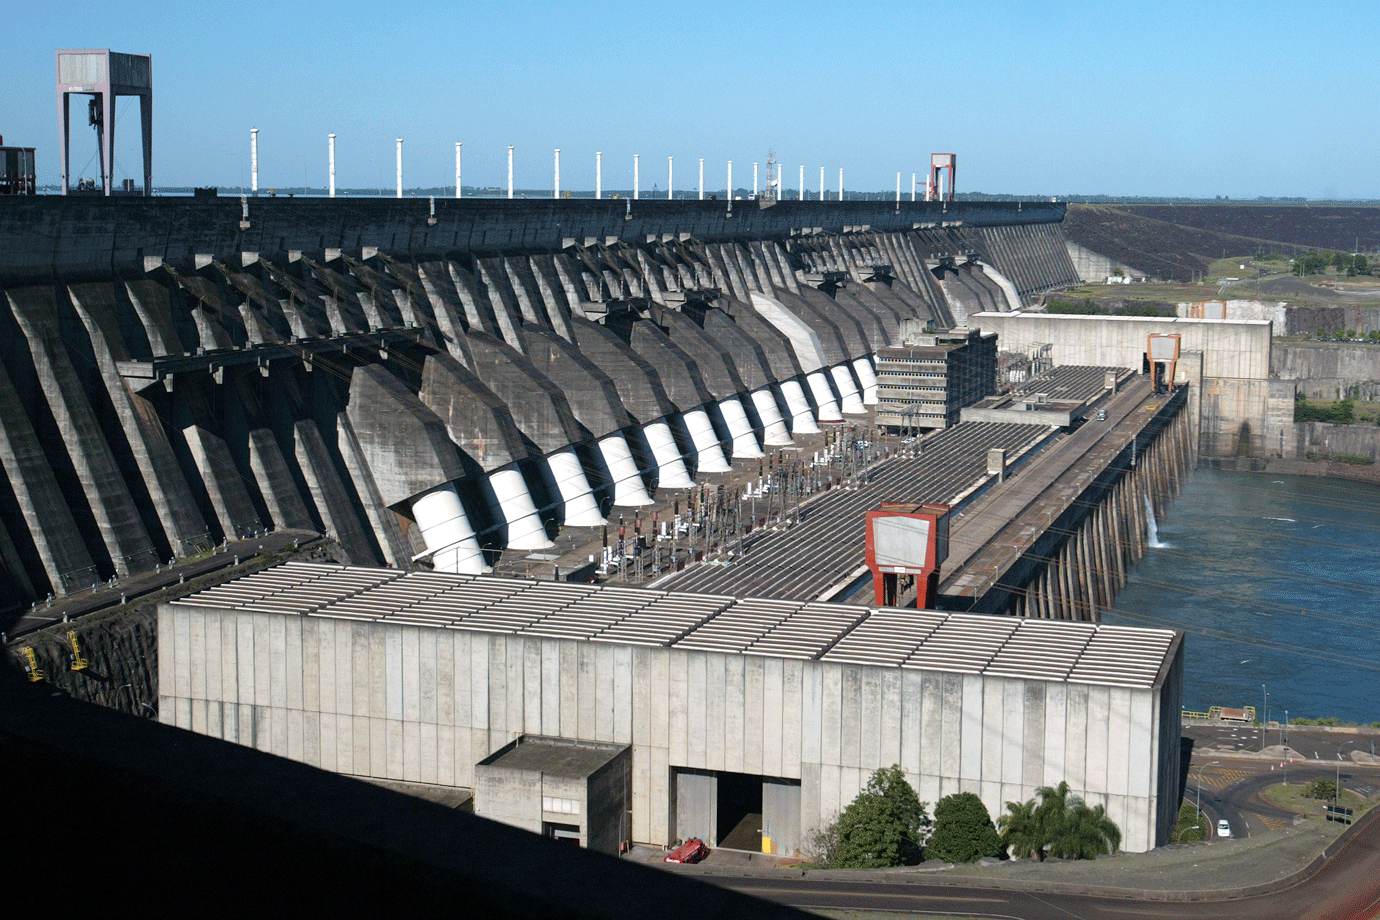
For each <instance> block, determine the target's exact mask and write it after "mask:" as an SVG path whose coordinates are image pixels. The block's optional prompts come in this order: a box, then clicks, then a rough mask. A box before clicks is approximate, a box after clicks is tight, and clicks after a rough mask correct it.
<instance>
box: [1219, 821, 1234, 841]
mask: <svg viewBox="0 0 1380 920" xmlns="http://www.w3.org/2000/svg"><path fill="white" fill-rule="evenodd" d="M1217 836H1218V837H1221V838H1222V839H1223V840H1226V839H1227V838H1229V837H1231V824H1230V823H1228V821H1227V819H1226V818H1223V819H1222V820H1220V821H1218V822H1217Z"/></svg>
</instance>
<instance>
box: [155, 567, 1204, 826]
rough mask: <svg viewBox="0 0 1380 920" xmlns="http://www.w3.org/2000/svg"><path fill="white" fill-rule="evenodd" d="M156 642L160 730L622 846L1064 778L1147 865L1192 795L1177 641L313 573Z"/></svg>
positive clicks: (367, 571) (209, 605)
mask: <svg viewBox="0 0 1380 920" xmlns="http://www.w3.org/2000/svg"><path fill="white" fill-rule="evenodd" d="M158 629H159V636H158V647H159V656H158V670H159V703H160V705H159V713H160V718H161V719H162V721H164V722H167V723H170V724H175V725H177V726H180V727H183V728H187V729H191V730H193V731H196V732H201V733H205V734H209V735H212V736H214V737H218V738H224V739H227V740H230V741H235V742H238V743H240V744H244V745H249V746H252V747H254V748H257V749H259V750H262V751H266V752H269V753H273V754H276V755H280V756H283V757H288V758H291V759H294V760H298V761H302V762H305V763H308V764H312V765H315V766H319V767H321V768H323V769H326V770H332V771H336V772H339V773H343V774H351V775H356V776H362V777H370V778H379V779H388V780H393V781H400V782H408V783H418V784H427V785H434V786H450V787H464V788H469V789H474V790H476V801H475V810H476V812H477V813H478V814H481V815H485V814H489V815H493V816H495V817H498V818H500V819H501V820H504V821H506V822H508V823H513V824H517V825H519V826H525V827H528V828H530V829H533V830H544V831H546V832H548V833H551V834H552V835H553V836H565V837H568V838H571V839H576V838H578V839H580V840H582V841H584V842H586V843H591V842H596V841H597V845H598V846H599V847H600V848H603V849H612V848H614V845H615V844H616V845H617V846H622V845H623V844H625V843H626V842H628V841H636V842H640V843H647V844H655V845H665V844H669V843H671V842H672V841H674V840H676V839H683V838H687V837H691V836H698V837H702V838H703V839H705V840H706V841H708V842H710V843H711V844H722V843H723V842H725V841H728V842H729V843H730V844H731V845H735V846H742V847H745V848H753V847H756V846H760V848H761V849H763V850H767V851H773V852H778V853H791V852H794V851H796V850H798V849H799V847H800V845H801V842H802V840H803V838H804V836H805V835H806V834H807V833H808V832H809V831H810V830H811V829H813V828H815V827H817V826H820V825H822V824H823V823H825V822H827V821H828V820H830V819H831V818H832V817H834V816H835V815H836V814H837V813H838V812H839V811H840V810H841V809H842V808H843V807H845V806H846V805H847V804H848V803H849V802H850V801H851V800H852V799H853V797H854V796H855V795H856V794H857V792H858V791H859V790H860V789H861V788H862V786H863V785H864V784H865V783H866V781H867V778H868V776H869V775H870V774H871V773H872V771H874V770H875V769H877V768H878V767H883V766H889V765H891V764H900V765H901V767H902V768H903V769H904V770H905V773H906V775H907V777H908V778H909V780H910V781H911V783H912V784H913V785H914V786H915V787H916V790H917V791H918V793H919V794H920V797H921V799H922V800H926V801H929V802H931V803H933V802H936V801H937V800H938V799H939V798H941V797H942V796H944V795H948V794H950V793H953V792H959V791H971V792H975V793H977V794H978V795H979V796H980V797H981V798H982V800H983V802H984V803H985V804H986V805H987V807H988V809H989V811H991V812H992V813H993V815H994V816H996V815H998V814H1000V813H1001V812H1002V811H1003V810H1004V807H1005V803H1006V802H1008V801H1024V800H1025V799H1028V798H1030V797H1031V796H1033V795H1034V794H1035V791H1036V790H1037V789H1038V788H1039V787H1041V786H1044V785H1050V784H1057V783H1058V782H1060V781H1061V780H1066V781H1067V782H1068V783H1069V785H1070V787H1071V788H1072V790H1073V791H1074V792H1075V793H1077V794H1078V795H1080V796H1083V797H1084V798H1085V799H1086V800H1087V801H1088V802H1089V803H1092V804H1102V805H1105V806H1106V808H1107V811H1108V813H1109V815H1110V816H1111V817H1112V819H1113V820H1114V821H1116V823H1117V825H1118V826H1119V827H1120V828H1121V830H1122V832H1123V842H1122V845H1123V847H1124V848H1125V849H1126V850H1128V851H1143V850H1147V849H1150V848H1152V847H1154V846H1157V845H1160V844H1164V843H1167V842H1169V834H1170V832H1171V829H1172V827H1173V824H1174V819H1175V815H1176V811H1177V807H1178V802H1179V798H1180V791H1181V778H1180V769H1181V768H1180V738H1179V711H1180V694H1181V682H1182V669H1183V648H1182V637H1181V634H1179V633H1176V632H1173V631H1168V630H1155V629H1134V628H1128V627H1118V626H1106V625H1094V624H1088V623H1074V622H1059V621H1045V620H1029V619H1017V618H1000V617H987V616H976V615H967V614H945V613H936V612H932V611H919V610H905V609H898V608H882V609H870V608H865V607H856V606H848V605H842V604H825V603H806V602H800V601H773V600H766V599H752V598H748V599H738V598H733V597H728V596H721V595H705V594H682V593H673V592H663V591H648V590H637V589H631V588H625V587H612V586H593V585H576V584H570V583H561V582H539V581H530V580H520V579H507V578H499V577H493V576H484V575H479V576H470V575H453V574H443V573H434V572H413V573H409V574H404V573H400V572H397V571H392V570H385V569H374V568H357V567H347V566H331V565H311V564H305V563H289V564H286V565H282V566H278V567H275V568H271V569H267V570H264V571H262V572H259V573H256V574H251V575H247V576H243V577H241V578H239V579H236V580H233V581H230V582H227V583H225V584H223V585H220V586H217V587H214V588H210V589H207V590H204V591H200V592H198V593H195V594H192V595H189V596H187V597H185V598H182V599H180V600H177V601H174V602H169V603H166V604H164V605H162V606H161V607H160V609H159V617H158ZM562 746H564V750H563V749H562ZM505 771H506V772H505ZM624 777H626V782H625V781H624V779H623V778H624ZM620 796H621V797H622V799H620ZM759 815H760V820H759V819H758V816H759ZM615 824H616V826H614V825H615ZM758 829H760V835H759V834H758Z"/></svg>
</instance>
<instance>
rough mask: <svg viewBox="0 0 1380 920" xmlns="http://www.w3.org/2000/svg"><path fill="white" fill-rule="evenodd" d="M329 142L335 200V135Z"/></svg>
mask: <svg viewBox="0 0 1380 920" xmlns="http://www.w3.org/2000/svg"><path fill="white" fill-rule="evenodd" d="M327 140H328V141H329V143H328V147H329V149H330V154H331V155H330V160H331V197H332V198H334V197H335V135H334V134H332V135H331V136H330V137H329V138H328V139H327Z"/></svg>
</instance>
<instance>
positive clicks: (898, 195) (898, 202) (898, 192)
mask: <svg viewBox="0 0 1380 920" xmlns="http://www.w3.org/2000/svg"><path fill="white" fill-rule="evenodd" d="M896 210H898V211H899V210H901V174H900V173H897V174H896Z"/></svg>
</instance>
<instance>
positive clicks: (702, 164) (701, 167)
mask: <svg viewBox="0 0 1380 920" xmlns="http://www.w3.org/2000/svg"><path fill="white" fill-rule="evenodd" d="M700 201H704V157H700Z"/></svg>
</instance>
